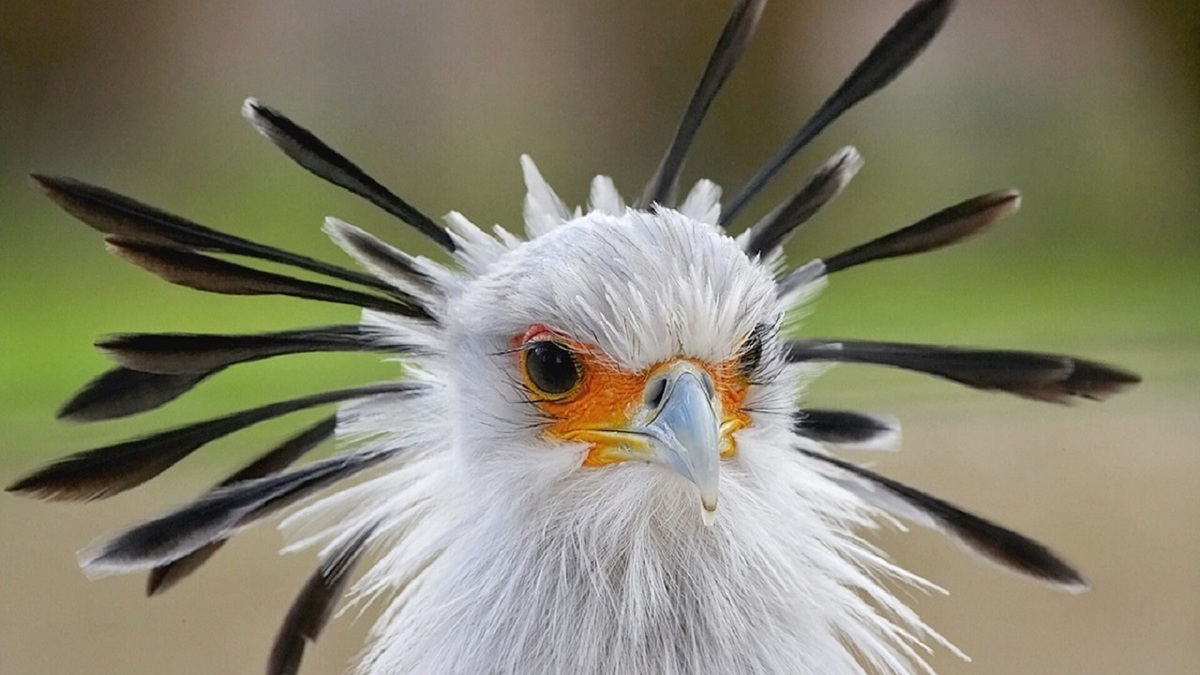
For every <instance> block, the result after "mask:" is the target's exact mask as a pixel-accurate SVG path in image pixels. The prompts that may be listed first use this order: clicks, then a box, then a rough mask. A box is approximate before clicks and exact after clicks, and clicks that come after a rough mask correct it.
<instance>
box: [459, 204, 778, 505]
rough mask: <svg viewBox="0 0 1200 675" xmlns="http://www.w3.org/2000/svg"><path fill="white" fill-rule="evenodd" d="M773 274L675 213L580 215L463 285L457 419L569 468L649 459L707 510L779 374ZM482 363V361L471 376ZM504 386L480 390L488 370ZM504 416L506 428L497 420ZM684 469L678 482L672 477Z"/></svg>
mask: <svg viewBox="0 0 1200 675" xmlns="http://www.w3.org/2000/svg"><path fill="white" fill-rule="evenodd" d="M775 298H776V287H775V282H774V280H773V279H772V277H771V276H770V274H769V273H768V272H767V271H766V270H765V269H763V267H762V266H761V265H760V264H759V263H758V262H756V261H753V260H751V259H750V258H749V257H747V255H746V254H745V253H744V252H743V250H742V249H741V247H739V246H738V245H737V244H736V243H735V242H734V240H733V239H732V238H730V237H728V236H726V235H724V234H723V233H722V232H720V231H719V230H718V229H717V228H715V227H714V226H713V225H711V224H708V223H704V222H700V221H698V220H695V219H693V218H690V217H688V216H687V215H684V214H682V213H680V212H677V211H673V210H669V209H659V210H657V211H655V212H652V213H647V212H635V211H633V210H630V211H627V212H626V213H625V214H623V215H621V216H612V215H608V214H603V213H592V214H589V215H587V216H583V217H580V218H578V219H576V220H574V221H571V222H568V223H565V224H564V225H562V226H560V227H559V228H556V229H555V230H553V231H552V232H550V233H548V234H547V235H545V236H543V237H539V238H537V239H534V240H532V241H530V242H527V243H525V244H523V245H521V246H520V247H519V248H517V249H515V250H513V251H510V252H509V253H507V254H506V255H505V256H504V257H503V258H502V259H501V260H500V261H498V262H497V263H496V264H495V265H494V271H493V272H492V273H490V274H486V275H484V276H482V277H481V278H479V279H478V280H477V281H476V282H475V283H473V284H471V285H470V287H469V288H468V289H467V291H466V292H465V293H464V297H463V302H462V303H461V306H463V307H465V308H466V311H463V312H461V313H458V314H456V315H455V317H454V318H455V320H454V321H452V322H451V326H450V330H451V331H454V332H456V333H457V334H458V335H459V336H460V339H461V349H460V350H458V351H459V352H460V353H463V354H473V355H475V358H474V359H470V360H467V361H466V362H463V363H462V364H461V368H459V373H458V378H457V383H458V386H457V395H458V396H460V397H462V398H463V399H464V401H463V402H464V403H466V404H467V405H462V406H457V409H469V410H489V411H493V412H494V413H495V414H493V415H491V416H486V417H478V416H472V417H473V419H468V420H462V423H463V425H464V426H470V427H475V428H477V431H476V433H479V434H481V435H482V434H487V435H489V436H490V437H493V438H495V437H502V438H510V439H512V440H511V441H510V443H509V444H508V445H507V446H506V447H504V448H499V449H498V448H497V446H496V445H495V444H491V445H488V446H485V447H486V448H487V450H486V451H488V452H498V453H502V454H510V455H511V454H523V453H557V454H559V455H564V456H569V457H571V458H572V461H573V463H574V465H575V470H576V471H578V472H588V473H594V474H597V475H598V479H599V480H604V479H605V478H609V476H605V474H611V480H614V481H619V480H625V479H626V474H624V473H620V472H614V471H613V470H612V469H613V468H614V467H616V466H620V465H627V464H629V463H640V464H644V465H646V466H645V467H643V468H644V470H645V471H648V472H655V474H659V477H660V478H662V479H663V483H664V486H663V489H677V490H678V489H686V490H690V491H692V492H694V493H697V494H698V499H697V501H698V503H699V504H700V506H701V510H700V512H701V516H702V517H703V519H704V521H705V522H706V523H710V524H711V523H712V522H713V518H714V517H715V513H716V509H717V503H718V493H719V479H720V466H721V464H722V462H723V461H726V460H731V459H732V458H733V457H734V456H735V455H736V453H737V451H738V444H737V433H738V432H739V431H740V430H741V429H743V428H745V427H747V426H749V425H751V424H754V423H765V420H764V421H757V420H755V416H754V415H752V413H751V410H752V409H753V404H754V401H755V399H756V398H758V397H759V396H760V394H761V392H760V391H759V390H761V389H762V388H764V387H772V386H773V385H775V382H774V380H775V377H774V375H775V374H776V373H777V372H778V368H777V367H773V366H776V365H777V364H778V363H779V360H780V359H779V357H778V354H777V352H778V347H777V343H776V341H775V340H774V334H775V332H776V326H777V325H778V322H779V313H780V308H779V303H778V302H777V301H776V299H775ZM481 373H487V375H486V376H485V377H482V378H481V377H480V374H481ZM489 380H490V381H494V382H497V383H502V384H501V386H497V387H487V386H485V385H483V384H482V382H486V381H489ZM497 427H502V428H499V429H498V428H497ZM679 478H682V479H684V480H683V481H680V480H678V479H679Z"/></svg>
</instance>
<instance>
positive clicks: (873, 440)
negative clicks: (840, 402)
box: [792, 409, 900, 447]
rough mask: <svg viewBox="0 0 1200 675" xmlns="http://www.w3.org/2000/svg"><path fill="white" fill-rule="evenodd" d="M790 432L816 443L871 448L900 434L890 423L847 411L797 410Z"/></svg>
mask: <svg viewBox="0 0 1200 675" xmlns="http://www.w3.org/2000/svg"><path fill="white" fill-rule="evenodd" d="M792 431H795V432H796V433H797V434H799V435H801V436H803V437H805V438H810V439H812V440H814V441H817V442H819V443H831V444H834V445H845V446H850V447H855V446H858V447H871V446H875V445H883V444H887V443H889V442H891V441H893V440H894V439H895V438H896V437H897V436H898V435H899V433H900V425H899V424H897V422H896V421H895V420H894V419H888V418H884V417H879V416H876V415H867V414H865V413H859V412H850V411H847V410H813V409H801V410H797V411H796V413H795V414H794V415H793V416H792Z"/></svg>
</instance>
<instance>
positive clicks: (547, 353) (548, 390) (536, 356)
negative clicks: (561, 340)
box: [521, 340, 583, 399]
mask: <svg viewBox="0 0 1200 675" xmlns="http://www.w3.org/2000/svg"><path fill="white" fill-rule="evenodd" d="M521 364H522V366H523V367H524V369H525V382H526V383H527V384H528V385H529V388H530V389H532V390H533V391H534V393H536V394H538V395H540V396H545V397H546V398H551V399H558V398H563V397H565V396H566V395H567V394H570V393H571V392H572V391H574V390H575V387H577V386H579V381H580V380H581V379H583V378H582V376H583V373H582V371H581V369H580V367H579V361H578V360H577V359H576V358H575V354H574V353H572V352H571V350H569V349H567V348H566V347H564V346H562V345H560V344H558V343H557V342H554V341H552V340H538V341H536V342H533V343H532V344H530V345H529V346H528V347H527V348H526V349H525V350H524V352H523V355H522V357H521Z"/></svg>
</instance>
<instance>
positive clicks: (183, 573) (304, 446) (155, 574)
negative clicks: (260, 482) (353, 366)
mask: <svg viewBox="0 0 1200 675" xmlns="http://www.w3.org/2000/svg"><path fill="white" fill-rule="evenodd" d="M336 428H337V415H330V416H329V417H326V418H325V419H323V420H321V421H319V422H317V423H316V424H314V425H312V426H311V427H308V428H307V429H305V430H304V431H301V432H300V433H299V434H297V435H295V436H293V437H291V438H289V439H287V440H286V441H284V442H283V443H280V444H279V445H277V446H275V447H273V448H271V449H270V450H268V451H267V452H265V453H263V454H262V455H260V456H259V457H257V458H255V459H254V461H252V462H250V463H249V464H247V465H246V466H244V467H242V468H241V469H238V470H237V471H236V472H234V473H233V474H232V475H230V476H229V477H228V478H226V479H225V480H223V481H221V482H220V483H218V484H217V485H216V486H215V487H214V488H213V490H217V489H220V488H224V487H228V486H230V485H234V484H237V483H242V482H245V481H248V480H253V479H255V478H262V477H263V476H267V475H270V474H273V473H277V472H279V471H282V470H283V469H285V468H287V467H288V466H290V465H291V464H292V463H293V462H295V461H296V460H298V459H300V458H301V457H303V456H304V455H305V454H306V453H308V452H309V451H311V450H312V449H313V448H315V447H317V446H318V445H320V444H321V443H324V442H325V441H327V440H329V439H330V438H332V437H333V433H334V430H335V429H336ZM213 490H210V491H209V492H210V493H211V492H212V491H213ZM226 541H227V540H226V539H216V540H214V541H210V542H209V543H207V544H205V545H203V546H201V547H200V548H198V549H196V550H195V551H192V552H191V553H189V554H187V555H185V556H183V557H181V558H177V559H175V560H172V561H171V562H169V563H167V564H165V565H159V566H158V567H155V568H154V569H152V570H150V575H149V576H148V577H147V578H146V595H157V594H158V593H161V592H163V591H165V590H167V589H168V588H170V587H172V586H174V585H175V584H177V583H179V582H180V581H181V580H182V579H184V578H185V577H187V576H188V575H190V574H191V573H192V572H195V571H196V570H197V569H199V568H200V566H201V565H203V564H204V563H206V562H208V559H209V558H211V557H212V556H213V555H214V554H215V553H216V552H217V551H219V550H221V547H222V546H224V545H225V542H226Z"/></svg>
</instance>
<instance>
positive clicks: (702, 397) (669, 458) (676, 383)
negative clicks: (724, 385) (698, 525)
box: [631, 361, 721, 525]
mask: <svg viewBox="0 0 1200 675" xmlns="http://www.w3.org/2000/svg"><path fill="white" fill-rule="evenodd" d="M659 377H660V378H663V379H662V380H661V381H660V380H658V378H656V379H655V380H652V381H651V382H650V385H649V388H648V389H649V391H650V393H658V392H657V390H656V388H658V387H661V388H662V393H661V396H655V397H653V398H652V399H651V400H650V401H648V403H650V404H653V403H657V404H658V405H657V406H654V407H653V408H652V409H651V410H649V411H648V412H649V421H648V422H647V423H646V424H644V425H643V426H641V427H640V428H635V429H631V431H637V432H639V433H642V434H645V435H646V436H649V437H650V438H652V439H654V442H653V443H652V444H651V445H652V448H651V450H650V452H651V457H650V461H652V462H655V463H656V464H661V465H662V466H665V467H667V468H669V469H671V470H673V471H675V472H676V473H678V474H679V475H681V476H683V477H684V478H686V479H688V480H689V481H691V482H692V483H693V484H695V486H696V487H697V488H698V489H699V490H700V508H701V515H702V517H703V518H704V524H705V525H712V524H713V521H714V520H715V519H716V516H717V489H718V484H719V482H720V478H721V420H720V418H719V417H718V415H717V411H716V410H715V409H714V408H715V403H716V402H715V401H714V400H713V399H714V395H713V385H712V378H710V377H709V375H708V373H706V372H704V371H703V370H701V369H700V368H698V367H696V366H694V365H692V364H691V363H688V362H686V361H681V362H678V363H675V364H673V365H672V366H671V367H670V368H668V369H667V371H666V372H665V373H663V374H662V375H660V376H659ZM654 399H659V400H657V401H655V400H654Z"/></svg>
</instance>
